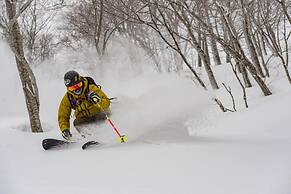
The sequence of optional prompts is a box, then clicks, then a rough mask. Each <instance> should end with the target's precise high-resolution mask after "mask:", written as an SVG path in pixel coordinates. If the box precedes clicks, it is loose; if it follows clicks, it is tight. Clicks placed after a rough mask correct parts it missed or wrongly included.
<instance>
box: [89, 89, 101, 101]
mask: <svg viewBox="0 0 291 194" xmlns="http://www.w3.org/2000/svg"><path fill="white" fill-rule="evenodd" d="M88 99H89V101H90V102H92V103H94V104H97V103H99V102H100V101H101V98H100V96H98V94H96V93H95V92H93V91H91V92H89V93H88Z"/></svg>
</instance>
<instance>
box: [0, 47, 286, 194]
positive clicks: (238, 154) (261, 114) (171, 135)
mask: <svg viewBox="0 0 291 194" xmlns="http://www.w3.org/2000/svg"><path fill="white" fill-rule="evenodd" d="M116 49H117V50H114V51H113V53H119V55H118V56H117V55H111V56H115V57H116V58H114V57H110V58H108V59H106V60H105V61H102V64H104V69H102V71H101V70H96V71H93V70H92V67H91V66H88V67H85V68H84V67H83V66H82V68H80V67H81V65H84V64H80V63H81V62H84V63H86V64H90V60H92V61H91V62H92V63H93V62H94V63H101V62H98V61H94V60H93V59H91V58H90V57H84V58H74V57H72V56H73V54H72V55H70V56H68V54H61V55H62V57H57V59H55V61H53V62H52V61H50V62H49V63H50V65H44V64H42V65H43V66H40V67H37V68H35V72H36V76H37V80H38V83H39V90H40V97H41V102H42V106H41V116H42V122H43V127H44V129H45V132H44V133H41V134H31V133H29V132H27V131H29V126H28V120H27V116H26V110H25V104H24V101H23V94H22V91H21V87H19V78H18V75H17V73H15V71H16V68H15V64H14V61H13V60H14V58H13V56H12V55H11V53H9V52H8V51H7V50H8V48H7V46H5V45H4V44H3V43H1V44H0V57H1V59H2V62H3V64H2V66H3V76H1V77H0V81H1V83H8V81H9V83H10V84H9V85H4V84H3V85H2V86H1V89H2V91H5V92H7V93H9V94H13V95H3V92H2V96H1V101H0V107H1V109H0V120H1V122H0V137H1V141H0V194H19V193H21V194H39V193H41V194H80V193H82V194H96V193H102V194H111V193H112V194H116V193H119V194H136V193H138V194H148V193H151V194H163V193H167V194H193V193H199V194H214V193H215V194H260V193H262V194H289V193H291V166H290V163H291V153H290V151H289V149H288V148H289V147H290V146H291V132H290V114H288V113H289V112H290V110H289V107H290V106H291V102H290V95H291V91H290V88H289V86H288V85H287V84H285V82H286V81H285V80H284V77H280V76H279V77H278V78H277V79H276V80H273V81H272V83H270V86H272V87H273V88H274V90H275V89H276V90H275V91H276V92H275V94H274V95H272V96H269V97H262V96H261V94H260V93H259V91H258V90H256V89H255V88H252V89H250V90H249V91H248V94H249V103H250V108H249V109H247V110H246V109H245V108H243V106H241V104H242V103H238V112H236V113H221V112H220V111H219V110H218V107H217V105H215V104H214V103H213V102H212V101H211V97H212V96H213V95H218V96H220V97H221V99H222V100H223V102H225V103H226V104H227V103H228V102H229V96H227V94H225V93H224V92H223V90H220V91H218V92H217V94H214V93H213V94H210V93H208V92H205V91H203V90H201V89H197V87H195V85H194V84H193V82H191V81H190V80H186V79H184V78H182V77H178V76H176V75H157V74H155V73H154V72H153V71H152V70H151V69H150V68H147V67H148V66H149V65H141V64H143V63H145V64H146V63H147V61H146V59H144V57H143V56H140V57H137V58H139V59H140V60H135V61H134V62H132V59H129V58H128V57H126V52H127V49H123V48H119V47H116ZM118 49H119V50H118ZM86 53H90V52H86ZM138 53H141V52H140V51H138ZM89 56H90V54H89ZM88 61H89V62H88ZM78 64H79V65H78ZM135 64H137V65H136V66H135ZM71 66H73V67H74V69H78V70H80V71H81V72H82V73H84V74H89V75H91V76H93V77H94V78H96V79H97V80H98V82H99V83H101V84H102V86H103V88H104V90H105V92H106V93H108V95H109V96H111V97H114V96H118V102H115V103H113V104H112V112H113V115H112V120H113V121H114V122H115V123H116V124H117V126H118V127H119V128H120V130H121V132H122V133H123V134H126V135H127V136H128V139H129V140H128V142H127V143H126V144H118V143H117V136H116V134H115V133H114V131H113V130H112V129H111V128H110V126H108V125H107V124H103V125H100V126H96V127H95V126H91V127H90V130H91V131H94V133H96V138H97V139H98V140H99V141H101V142H105V143H106V144H107V145H108V146H107V147H104V148H102V149H90V150H86V151H83V150H81V148H80V146H79V145H76V146H72V147H70V148H68V149H63V150H57V151H56V150H52V151H44V150H43V149H41V141H42V139H43V138H47V137H55V138H60V134H59V131H58V129H57V120H56V119H57V118H56V117H57V116H56V111H57V108H58V103H59V100H60V99H61V97H62V95H63V94H64V92H65V88H64V86H63V84H62V83H63V81H62V75H63V73H64V72H65V71H66V70H68V69H70V67H71ZM140 66H143V67H146V68H142V69H141V68H139V67H140ZM124 68H125V69H127V71H123V70H124ZM216 72H218V75H217V76H221V78H225V79H226V80H225V81H228V82H227V83H228V84H230V85H232V87H233V88H234V90H237V91H239V88H238V87H236V86H235V85H233V84H234V83H236V81H234V79H232V78H231V77H225V75H223V73H222V72H221V73H219V69H218V70H217V71H216ZM11 86H12V87H11ZM237 93H238V96H236V99H237V101H238V102H239V100H238V99H239V95H240V93H239V92H237ZM227 105H229V104H227ZM72 131H73V133H74V135H75V136H77V133H76V131H75V130H74V129H72Z"/></svg>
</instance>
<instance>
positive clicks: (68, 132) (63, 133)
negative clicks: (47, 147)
mask: <svg viewBox="0 0 291 194" xmlns="http://www.w3.org/2000/svg"><path fill="white" fill-rule="evenodd" d="M62 136H63V138H64V139H66V140H70V138H71V137H72V134H71V132H70V130H69V129H65V130H64V131H63V132H62Z"/></svg>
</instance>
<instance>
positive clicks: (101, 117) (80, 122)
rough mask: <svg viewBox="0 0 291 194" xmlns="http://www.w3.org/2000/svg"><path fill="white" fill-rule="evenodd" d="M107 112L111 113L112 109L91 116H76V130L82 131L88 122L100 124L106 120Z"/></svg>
mask: <svg viewBox="0 0 291 194" xmlns="http://www.w3.org/2000/svg"><path fill="white" fill-rule="evenodd" d="M106 114H107V115H110V114H111V112H110V110H107V111H106V112H105V113H104V112H98V113H97V114H96V115H94V116H91V117H80V118H76V119H75V120H74V122H73V124H74V126H75V128H76V130H77V131H78V132H79V133H81V129H82V127H84V126H85V125H87V124H93V123H95V124H96V125H98V123H100V122H104V121H105V120H106Z"/></svg>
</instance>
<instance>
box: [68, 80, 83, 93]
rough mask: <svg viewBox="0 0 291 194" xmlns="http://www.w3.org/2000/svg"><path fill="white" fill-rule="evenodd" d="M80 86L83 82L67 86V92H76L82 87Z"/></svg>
mask: <svg viewBox="0 0 291 194" xmlns="http://www.w3.org/2000/svg"><path fill="white" fill-rule="evenodd" d="M82 85H83V82H79V83H77V84H75V85H73V86H69V87H68V90H70V91H74V90H78V89H79V88H81V87H82Z"/></svg>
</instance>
